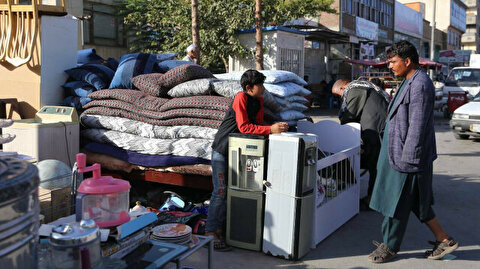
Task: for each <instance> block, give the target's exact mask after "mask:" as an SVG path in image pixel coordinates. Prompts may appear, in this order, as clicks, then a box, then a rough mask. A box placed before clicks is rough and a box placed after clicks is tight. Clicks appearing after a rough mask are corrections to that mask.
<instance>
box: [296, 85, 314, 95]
mask: <svg viewBox="0 0 480 269" xmlns="http://www.w3.org/2000/svg"><path fill="white" fill-rule="evenodd" d="M310 94H312V92H311V91H309V90H307V89H305V88H304V87H302V88H301V89H300V91H299V92H298V95H300V96H309V95H310Z"/></svg>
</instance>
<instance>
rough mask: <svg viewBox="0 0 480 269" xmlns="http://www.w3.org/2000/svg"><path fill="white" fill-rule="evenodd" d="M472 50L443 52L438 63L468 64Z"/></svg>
mask: <svg viewBox="0 0 480 269" xmlns="http://www.w3.org/2000/svg"><path fill="white" fill-rule="evenodd" d="M470 54H472V51H471V50H441V51H440V55H439V56H440V57H439V58H438V61H439V62H441V63H468V61H469V60H470Z"/></svg>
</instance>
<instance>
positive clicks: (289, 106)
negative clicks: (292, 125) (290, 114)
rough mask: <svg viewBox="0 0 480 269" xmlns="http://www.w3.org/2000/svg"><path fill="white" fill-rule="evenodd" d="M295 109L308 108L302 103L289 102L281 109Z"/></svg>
mask: <svg viewBox="0 0 480 269" xmlns="http://www.w3.org/2000/svg"><path fill="white" fill-rule="evenodd" d="M290 109H292V110H297V111H300V112H302V111H305V110H307V109H308V107H306V106H305V105H304V104H300V103H298V102H289V103H287V104H286V105H285V107H284V109H283V110H290Z"/></svg>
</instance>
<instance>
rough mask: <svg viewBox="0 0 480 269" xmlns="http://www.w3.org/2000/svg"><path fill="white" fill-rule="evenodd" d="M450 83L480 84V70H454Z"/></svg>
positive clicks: (450, 76)
mask: <svg viewBox="0 0 480 269" xmlns="http://www.w3.org/2000/svg"><path fill="white" fill-rule="evenodd" d="M448 80H449V81H458V82H460V81H463V82H480V69H453V70H452V72H450V75H449V76H448Z"/></svg>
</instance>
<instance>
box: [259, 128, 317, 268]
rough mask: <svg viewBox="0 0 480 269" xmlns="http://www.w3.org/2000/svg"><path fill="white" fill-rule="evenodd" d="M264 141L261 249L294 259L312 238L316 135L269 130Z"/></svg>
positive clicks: (301, 252) (306, 248)
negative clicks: (265, 156) (268, 134)
mask: <svg viewBox="0 0 480 269" xmlns="http://www.w3.org/2000/svg"><path fill="white" fill-rule="evenodd" d="M268 143H269V150H268V156H269V157H268V170H267V184H266V185H267V188H266V194H265V220H264V229H263V252H265V253H269V254H272V255H274V256H282V257H284V258H285V259H293V260H297V259H300V258H301V257H302V256H304V255H305V254H307V253H308V251H309V250H310V245H311V241H312V232H313V230H312V223H313V215H314V212H315V211H314V201H315V196H314V194H315V192H314V187H315V180H316V178H317V176H316V164H317V137H316V136H315V135H312V134H303V133H281V134H272V135H270V137H269V141H268Z"/></svg>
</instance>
